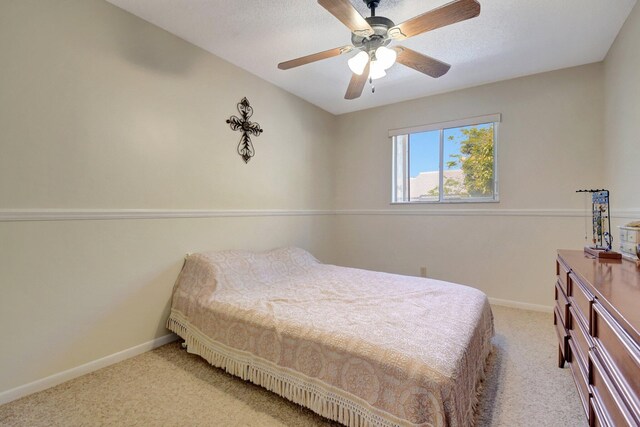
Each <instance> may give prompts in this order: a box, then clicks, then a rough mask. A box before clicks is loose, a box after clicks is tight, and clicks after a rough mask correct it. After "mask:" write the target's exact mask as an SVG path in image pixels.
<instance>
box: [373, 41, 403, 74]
mask: <svg viewBox="0 0 640 427" xmlns="http://www.w3.org/2000/svg"><path fill="white" fill-rule="evenodd" d="M397 56H398V54H397V53H396V51H395V50H393V49H389V48H388V47H385V46H380V47H379V48H377V49H376V61H377V62H379V63H380V65H381V66H382V68H383V69H385V70H386V69H388V68H389V67H391V66H392V65H393V64H395V62H396V57H397Z"/></svg>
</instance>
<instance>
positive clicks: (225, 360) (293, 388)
mask: <svg viewBox="0 0 640 427" xmlns="http://www.w3.org/2000/svg"><path fill="white" fill-rule="evenodd" d="M167 328H168V329H169V330H171V331H173V332H175V333H176V334H178V335H179V336H180V337H181V338H183V339H184V340H185V342H186V345H187V351H188V352H189V353H193V354H197V355H199V356H201V357H202V358H204V359H205V360H206V361H207V362H209V363H210V364H211V365H213V366H215V367H218V368H221V369H224V370H225V371H226V372H228V373H229V374H231V375H235V376H237V377H240V378H242V379H243V380H245V381H251V382H252V383H254V384H257V385H259V386H261V387H264V388H266V389H267V390H269V391H271V392H274V393H276V394H278V395H280V396H282V397H284V398H286V399H288V400H290V401H292V402H294V403H297V404H299V405H302V406H304V407H306V408H308V409H310V410H312V411H313V412H315V413H317V414H319V415H321V416H323V417H325V418H328V419H331V420H334V421H337V422H339V423H341V424H343V425H345V426H348V427H401V426H415V424H413V423H410V422H408V421H407V420H400V419H398V418H397V417H395V416H393V415H391V414H388V413H385V417H384V418H383V417H382V416H380V415H377V414H375V413H373V412H372V411H371V409H369V408H366V407H364V405H362V404H360V403H357V402H355V401H353V400H350V399H348V398H345V397H344V396H341V395H337V394H336V393H333V392H331V391H328V390H325V389H324V388H321V387H319V386H318V385H316V384H312V383H310V382H308V381H304V380H303V379H300V378H296V377H294V376H291V375H288V374H287V373H284V372H282V370H276V369H273V368H271V367H269V366H266V364H263V363H260V362H258V361H257V360H256V358H254V357H251V356H246V355H239V354H238V353H237V352H234V351H231V350H230V349H228V348H226V346H223V345H221V344H220V343H217V342H215V341H213V340H211V339H210V338H208V337H207V336H206V335H204V334H203V333H202V332H200V331H199V330H198V329H197V328H196V327H195V326H193V325H191V324H190V323H189V322H188V321H187V320H186V319H184V318H183V316H182V314H181V313H179V312H175V311H172V312H171V315H170V317H169V319H168V320H167ZM490 349H491V345H489V351H488V352H486V353H487V354H485V355H483V356H485V358H486V356H487V355H488V353H489V352H490ZM485 369H486V363H485V364H482V365H481V366H480V367H479V371H480V372H479V377H478V381H477V384H476V393H475V396H474V398H473V402H471V405H470V410H471V411H472V412H474V413H475V412H476V411H477V409H478V403H479V395H480V393H481V391H482V389H483V388H484V387H482V383H483V380H484V377H485V375H486V372H485ZM388 418H391V419H393V421H391V420H389V419H388ZM475 418H476V417H472V419H475Z"/></svg>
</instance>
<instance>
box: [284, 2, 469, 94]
mask: <svg viewBox="0 0 640 427" xmlns="http://www.w3.org/2000/svg"><path fill="white" fill-rule="evenodd" d="M362 1H364V2H365V3H366V4H367V7H368V8H369V9H371V16H369V17H366V18H363V17H362V15H360V13H358V11H357V10H356V9H355V8H354V7H353V5H352V4H351V3H350V2H349V0H318V3H319V4H320V6H322V7H324V8H325V9H326V10H327V11H328V12H329V13H331V14H332V15H333V16H335V17H336V18H338V20H340V22H342V23H343V24H344V25H346V26H347V27H348V28H349V29H350V30H351V43H352V45H346V46H342V47H337V48H334V49H329V50H325V51H323V52H318V53H314V54H312V55H307V56H303V57H301V58H296V59H292V60H290V61H286V62H281V63H280V64H278V68H280V69H281V70H288V69H290V68H294V67H298V66H300V65H305V64H309V63H311V62H315V61H320V60H322V59H327V58H332V57H334V56H338V55H342V54H343V53H347V52H351V51H353V50H360V52H359V53H358V54H357V55H355V56H354V57H352V58H351V59H349V61H348V63H349V68H350V69H351V71H352V72H353V75H352V76H351V81H350V82H349V86H348V87H347V92H346V93H345V95H344V98H345V99H356V98H359V97H360V95H361V94H362V90H363V89H364V85H365V83H366V82H367V80H369V82H370V83H371V82H372V81H373V80H374V79H377V78H380V77H383V76H385V75H386V73H385V70H386V69H388V68H389V67H391V66H392V65H393V64H394V63H395V62H396V61H397V62H399V63H401V64H402V65H405V66H407V67H411V68H413V69H414V70H417V71H420V72H421V73H424V74H426V75H428V76H431V77H434V78H438V77H440V76H442V75H444V74H446V73H447V71H449V68H451V65H449V64H446V63H444V62H442V61H438V60H437V59H435V58H431V57H429V56H427V55H423V54H421V53H419V52H416V51H415V50H411V49H409V48H406V47H402V46H395V47H393V48H392V49H389V48H388V47H387V46H388V45H389V44H390V43H391V41H392V40H404V39H407V38H409V37H413V36H416V35H418V34H422V33H425V32H427V31H431V30H435V29H436V28H440V27H444V26H447V25H450V24H454V23H456V22H460V21H464V20H466V19H470V18H474V17H476V16H478V15H479V14H480V3H478V2H477V0H455V1H452V2H451V3H447V4H445V5H444V6H441V7H439V8H437V9H433V10H431V11H429V12H426V13H423V14H421V15H418V16H415V17H413V18H411V19H409V20H407V21H404V22H403V23H401V24H398V25H395V24H394V23H393V21H391V20H390V19H389V18H385V17H384V16H376V8H377V7H378V5H379V4H380V0H362Z"/></svg>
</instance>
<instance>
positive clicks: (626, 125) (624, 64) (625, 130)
mask: <svg viewBox="0 0 640 427" xmlns="http://www.w3.org/2000/svg"><path fill="white" fill-rule="evenodd" d="M604 64H605V66H604V88H605V147H606V149H605V151H604V160H605V162H604V163H605V165H606V178H607V185H608V186H609V188H610V189H611V191H612V204H613V206H614V207H615V208H617V210H618V211H622V212H625V211H628V212H629V213H630V215H629V217H634V215H635V219H640V137H639V135H638V124H640V78H638V73H639V72H640V71H639V70H640V4H636V6H635V7H634V8H633V10H632V11H631V14H630V15H629V17H628V18H627V21H626V22H625V24H624V26H623V27H622V30H621V31H620V33H619V34H618V37H617V38H616V40H615V42H614V43H613V46H612V47H611V49H610V50H609V53H608V55H607V57H606V59H605V62H604ZM628 220H629V218H625V220H624V221H620V222H626V221H628Z"/></svg>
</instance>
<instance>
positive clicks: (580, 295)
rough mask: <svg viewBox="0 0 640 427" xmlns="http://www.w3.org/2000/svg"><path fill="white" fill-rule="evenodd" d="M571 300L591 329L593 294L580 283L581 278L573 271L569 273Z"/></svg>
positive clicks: (585, 323) (589, 329)
mask: <svg viewBox="0 0 640 427" xmlns="http://www.w3.org/2000/svg"><path fill="white" fill-rule="evenodd" d="M569 282H570V286H569V289H570V290H571V292H570V293H569V294H568V295H569V301H570V302H571V305H574V306H575V310H576V312H577V314H578V316H580V317H582V319H581V320H582V321H583V323H584V325H585V326H587V332H590V331H591V304H592V303H593V295H592V294H591V292H589V291H588V290H587V288H586V287H585V286H584V285H583V284H582V283H580V279H578V277H577V276H576V275H575V274H573V273H571V274H569Z"/></svg>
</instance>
